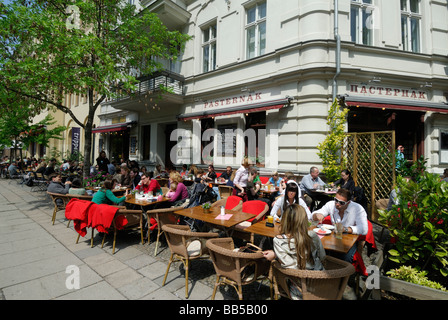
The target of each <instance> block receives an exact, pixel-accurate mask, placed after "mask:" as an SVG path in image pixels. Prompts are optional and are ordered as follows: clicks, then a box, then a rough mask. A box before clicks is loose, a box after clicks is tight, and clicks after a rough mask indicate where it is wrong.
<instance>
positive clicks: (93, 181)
mask: <svg viewBox="0 0 448 320" xmlns="http://www.w3.org/2000/svg"><path fill="white" fill-rule="evenodd" d="M105 180H112V175H110V174H103V173H102V172H98V173H94V174H90V175H89V176H88V177H84V179H83V185H84V187H90V188H94V187H101V186H102V184H103V182H104V181H105Z"/></svg>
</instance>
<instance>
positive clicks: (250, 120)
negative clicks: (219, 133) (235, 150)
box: [244, 111, 266, 166]
mask: <svg viewBox="0 0 448 320" xmlns="http://www.w3.org/2000/svg"><path fill="white" fill-rule="evenodd" d="M265 141H266V112H265V111H263V112H254V113H248V114H246V130H245V133H244V142H245V154H244V155H245V156H246V157H249V159H251V160H252V161H253V162H254V163H256V164H257V165H258V166H263V165H264V163H265V156H266V155H265Z"/></svg>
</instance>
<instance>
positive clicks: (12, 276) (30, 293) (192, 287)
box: [0, 179, 269, 300]
mask: <svg viewBox="0 0 448 320" xmlns="http://www.w3.org/2000/svg"><path fill="white" fill-rule="evenodd" d="M30 190H31V188H29V187H27V186H23V187H22V186H21V185H19V184H17V182H16V181H15V180H6V179H0V300H15V299H31V300H34V299H39V300H49V299H70V300H72V299H75V300H76V299H83V300H89V299H96V300H121V299H123V300H126V299H131V300H135V299H145V300H156V299H157V300H162V299H163V300H185V278H184V269H183V266H181V264H180V263H178V264H173V265H172V267H171V270H170V273H169V274H168V278H167V283H166V285H165V286H164V287H162V281H163V276H164V274H165V271H166V268H167V265H168V263H167V262H168V258H167V257H169V248H167V247H166V245H165V243H163V244H162V247H161V248H160V249H159V252H160V253H159V255H157V256H156V257H154V244H151V245H149V246H148V244H147V243H146V244H144V245H142V244H140V243H139V239H140V238H139V236H138V234H132V233H131V234H126V233H119V234H118V236H117V248H116V251H115V254H114V255H113V254H112V241H111V240H112V238H110V237H108V238H106V243H105V245H104V248H103V249H101V241H102V239H101V237H100V236H98V235H97V234H96V235H95V236H94V247H93V248H91V247H90V230H89V231H88V234H87V235H86V238H80V241H79V243H78V244H76V243H75V242H76V237H77V235H78V234H77V233H76V231H75V230H74V229H73V223H71V226H70V228H67V220H65V217H64V211H60V212H58V213H57V217H56V222H55V224H54V225H52V224H51V214H52V211H53V204H52V202H51V200H49V198H47V196H46V193H45V192H31V191H30ZM204 262H207V263H205V264H204V266H202V265H201V264H200V263H199V264H195V263H193V265H192V267H191V273H190V279H191V280H190V284H189V291H190V297H189V300H209V299H210V297H211V295H212V291H213V286H210V285H209V284H208V283H209V281H210V280H211V279H212V281H214V279H215V277H214V270H213V265H212V264H211V262H209V261H204ZM68 266H77V267H78V268H79V275H80V288H79V289H67V287H66V280H67V278H69V277H70V276H71V275H72V274H73V273H72V272H68V273H66V269H67V267H68ZM193 269H202V270H193ZM199 271H204V272H202V273H203V276H198V274H200V273H201V272H199ZM229 298H230V299H233V297H232V295H231V296H230V297H225V299H229ZM267 298H269V293H268V295H267ZM216 299H217V300H222V299H224V296H223V295H222V293H221V292H219V290H218V292H217V294H216Z"/></svg>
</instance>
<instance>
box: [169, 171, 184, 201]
mask: <svg viewBox="0 0 448 320" xmlns="http://www.w3.org/2000/svg"><path fill="white" fill-rule="evenodd" d="M169 180H170V185H171V183H173V182H177V188H176V192H175V193H174V195H173V196H172V197H171V198H170V202H171V203H175V206H178V205H181V204H182V203H184V202H185V200H186V199H188V190H187V187H186V186H185V185H184V184H183V182H182V181H183V179H182V177H181V176H180V173H179V172H177V171H172V172H171V173H170V178H169Z"/></svg>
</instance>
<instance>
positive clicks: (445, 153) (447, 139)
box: [440, 130, 448, 163]
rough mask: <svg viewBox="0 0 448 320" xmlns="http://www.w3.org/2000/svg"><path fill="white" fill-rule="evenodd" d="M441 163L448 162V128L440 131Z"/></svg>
mask: <svg viewBox="0 0 448 320" xmlns="http://www.w3.org/2000/svg"><path fill="white" fill-rule="evenodd" d="M440 163H448V130H444V131H441V132H440Z"/></svg>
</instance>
